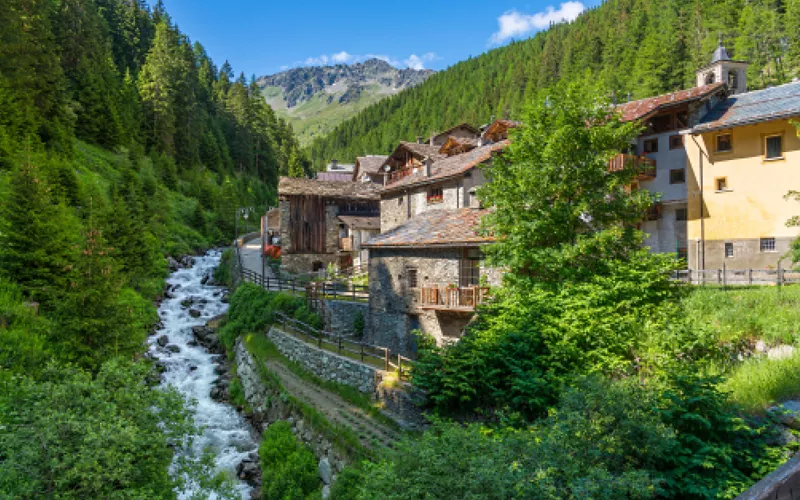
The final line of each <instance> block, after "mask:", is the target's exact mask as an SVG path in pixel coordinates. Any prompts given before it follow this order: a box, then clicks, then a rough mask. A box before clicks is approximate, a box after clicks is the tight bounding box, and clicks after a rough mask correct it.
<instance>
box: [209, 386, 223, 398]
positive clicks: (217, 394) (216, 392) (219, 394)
mask: <svg viewBox="0 0 800 500" xmlns="http://www.w3.org/2000/svg"><path fill="white" fill-rule="evenodd" d="M209 396H210V397H211V399H213V400H214V401H224V400H225V398H226V395H225V387H223V386H215V387H212V388H211V392H210V393H209Z"/></svg>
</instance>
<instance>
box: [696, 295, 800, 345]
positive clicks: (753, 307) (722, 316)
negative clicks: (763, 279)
mask: <svg viewBox="0 0 800 500" xmlns="http://www.w3.org/2000/svg"><path fill="white" fill-rule="evenodd" d="M683 302H684V305H685V307H686V311H687V314H688V316H689V318H690V319H691V320H692V321H693V322H695V323H697V324H701V325H703V326H711V327H713V328H714V329H715V330H717V331H718V336H719V340H720V342H736V341H742V340H745V341H754V340H757V339H763V340H764V341H765V342H766V343H767V344H769V345H776V344H780V343H785V344H795V343H798V341H800V286H784V287H781V289H780V291H779V290H778V288H777V287H772V286H759V287H737V288H729V289H728V290H727V291H725V290H722V289H721V288H719V287H696V288H693V289H692V290H691V291H690V292H689V293H688V295H687V297H686V298H685V299H684V300H683Z"/></svg>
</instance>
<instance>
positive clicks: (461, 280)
mask: <svg viewBox="0 0 800 500" xmlns="http://www.w3.org/2000/svg"><path fill="white" fill-rule="evenodd" d="M481 258H482V255H481V251H480V249H478V248H468V249H466V250H464V256H463V258H462V259H461V263H460V266H459V276H458V286H461V287H467V286H477V285H478V284H480V281H481Z"/></svg>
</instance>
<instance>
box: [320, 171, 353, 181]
mask: <svg viewBox="0 0 800 500" xmlns="http://www.w3.org/2000/svg"><path fill="white" fill-rule="evenodd" d="M317 180H318V181H330V182H351V181H352V180H353V174H352V173H350V172H317Z"/></svg>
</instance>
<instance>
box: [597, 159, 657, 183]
mask: <svg viewBox="0 0 800 500" xmlns="http://www.w3.org/2000/svg"><path fill="white" fill-rule="evenodd" d="M625 168H635V169H636V170H637V171H638V172H639V177H638V178H639V180H640V181H651V180H653V179H655V178H656V161H655V160H653V159H652V158H648V157H646V156H637V155H629V154H618V155H617V156H615V157H613V158H611V160H609V162H608V170H609V172H619V171H620V170H623V169H625Z"/></svg>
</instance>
